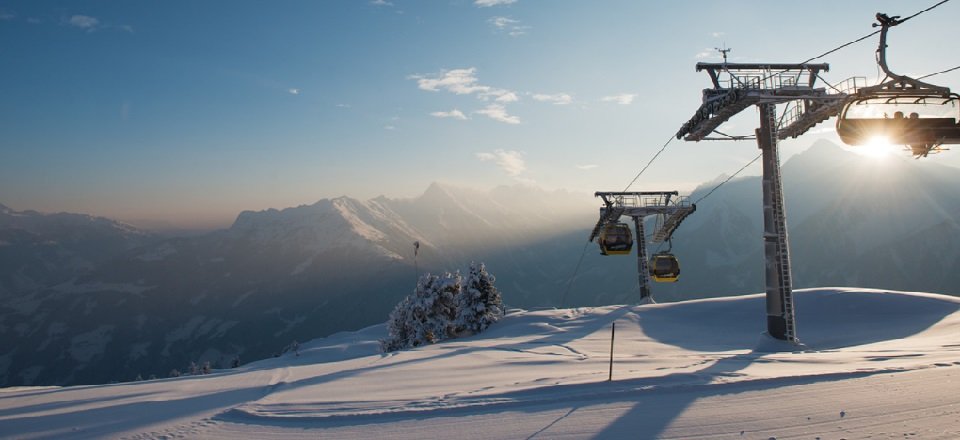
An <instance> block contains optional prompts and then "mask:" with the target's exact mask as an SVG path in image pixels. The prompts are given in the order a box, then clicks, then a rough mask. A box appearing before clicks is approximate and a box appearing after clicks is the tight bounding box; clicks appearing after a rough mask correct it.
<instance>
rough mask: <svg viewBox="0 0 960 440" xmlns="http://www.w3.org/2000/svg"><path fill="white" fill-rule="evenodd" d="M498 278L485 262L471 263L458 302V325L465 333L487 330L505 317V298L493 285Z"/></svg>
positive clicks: (460, 330)
mask: <svg viewBox="0 0 960 440" xmlns="http://www.w3.org/2000/svg"><path fill="white" fill-rule="evenodd" d="M494 281H496V278H495V277H494V276H493V275H491V274H490V273H489V272H487V268H486V266H485V265H484V264H483V263H471V264H470V270H469V272H468V273H467V279H466V281H464V283H463V289H462V290H463V291H462V292H461V294H460V296H459V298H458V299H459V301H458V304H457V311H458V313H457V317H456V327H457V330H458V331H459V332H461V333H463V334H464V335H472V334H476V333H480V332H482V331H484V330H486V328H487V327H489V326H490V324H493V323H494V322H497V321H498V320H500V318H502V317H503V300H502V298H501V297H500V291H498V290H497V288H496V287H495V286H494V285H493V283H494Z"/></svg>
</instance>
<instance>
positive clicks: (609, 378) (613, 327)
mask: <svg viewBox="0 0 960 440" xmlns="http://www.w3.org/2000/svg"><path fill="white" fill-rule="evenodd" d="M616 334H617V323H616V322H614V323H613V324H612V325H610V374H609V375H608V376H607V382H610V381H612V380H613V339H614V337H615V336H616Z"/></svg>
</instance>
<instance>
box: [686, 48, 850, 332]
mask: <svg viewBox="0 0 960 440" xmlns="http://www.w3.org/2000/svg"><path fill="white" fill-rule="evenodd" d="M727 51H729V49H725V51H723V52H722V53H723V55H724V62H722V63H697V66H696V69H697V71H698V72H701V71H703V72H707V74H708V75H709V76H710V80H711V83H712V85H713V87H712V88H708V89H704V90H703V99H702V103H701V105H700V107H699V108H698V109H697V111H696V113H694V115H693V117H691V118H690V120H688V121H687V122H686V123H684V124H683V126H682V127H681V128H680V130H679V131H678V132H677V134H676V137H677V139H684V140H686V141H693V142H699V141H704V140H742V139H756V141H757V146H758V147H759V148H760V150H761V153H762V154H761V155H762V162H761V163H762V167H763V179H762V185H763V188H762V189H763V249H764V257H765V259H766V268H765V271H764V275H765V279H766V305H767V332H768V333H769V334H770V335H771V336H773V337H774V338H777V339H782V340H787V341H791V342H796V341H797V330H796V320H795V318H794V302H793V278H792V274H791V269H790V249H789V240H788V238H787V221H786V213H785V204H784V200H783V188H782V180H781V176H780V158H779V148H778V147H779V141H780V140H781V139H785V138H788V137H791V138H795V137H797V136H800V135H801V134H803V133H805V132H806V131H807V130H809V129H810V128H812V127H813V126H815V125H816V124H818V123H820V122H822V121H824V120H826V119H828V118H830V117H831V116H834V115H836V114H837V113H838V112H839V110H840V109H841V108H842V107H843V105H844V103H845V102H846V99H847V96H848V94H847V93H846V92H844V89H842V88H837V87H831V90H830V91H828V90H827V89H826V88H823V87H817V79H818V78H819V75H820V72H826V71H828V70H829V68H830V66H829V65H827V64H807V63H803V64H777V63H729V62H727V61H726V55H727V53H726V52H727ZM856 85H857V79H851V80H847V81H845V83H844V84H843V85H842V87H846V88H848V89H855V88H856ZM778 104H786V106H785V109H784V111H783V112H782V113H781V114H780V116H779V117H778V114H777V105H778ZM752 106H757V108H758V110H759V113H760V126H759V128H757V129H756V131H755V136H754V137H753V138H750V137H747V136H739V137H734V136H728V135H726V134H723V133H720V132H717V131H716V129H717V127H719V126H720V125H721V124H723V123H724V122H726V121H727V120H729V119H730V118H731V117H733V116H734V115H736V114H738V113H740V112H742V111H743V110H746V109H747V108H749V107H752ZM715 134H716V136H714V135H715Z"/></svg>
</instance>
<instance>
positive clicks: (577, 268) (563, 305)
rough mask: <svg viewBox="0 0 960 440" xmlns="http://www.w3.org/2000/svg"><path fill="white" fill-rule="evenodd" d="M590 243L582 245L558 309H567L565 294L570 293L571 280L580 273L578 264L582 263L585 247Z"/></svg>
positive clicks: (585, 252)
mask: <svg viewBox="0 0 960 440" xmlns="http://www.w3.org/2000/svg"><path fill="white" fill-rule="evenodd" d="M590 243H591V242H589V241H588V242H586V243H584V244H583V250H582V251H580V259H579V260H577V267H575V268H573V274H572V275H570V281H567V288H566V289H564V291H563V298H562V299H561V300H560V308H566V307H567V294H568V293H570V287H572V286H573V280H575V279H577V272H580V263H583V256H584V255H586V254H587V246H588V245H590Z"/></svg>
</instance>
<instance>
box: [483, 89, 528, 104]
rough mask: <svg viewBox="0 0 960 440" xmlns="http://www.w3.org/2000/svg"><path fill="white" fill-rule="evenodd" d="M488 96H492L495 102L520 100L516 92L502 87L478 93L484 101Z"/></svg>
mask: <svg viewBox="0 0 960 440" xmlns="http://www.w3.org/2000/svg"><path fill="white" fill-rule="evenodd" d="M490 98H493V100H494V101H496V102H500V103H504V104H505V103H508V102H517V101H519V100H520V97H519V96H517V94H516V93H514V92H511V91H509V90H503V89H491V90H489V91H486V92H483V93H481V94H480V99H482V100H484V101H486V100H488V99H490Z"/></svg>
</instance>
